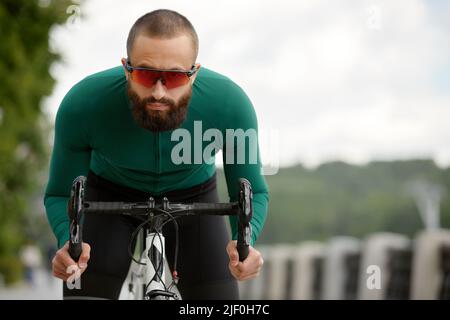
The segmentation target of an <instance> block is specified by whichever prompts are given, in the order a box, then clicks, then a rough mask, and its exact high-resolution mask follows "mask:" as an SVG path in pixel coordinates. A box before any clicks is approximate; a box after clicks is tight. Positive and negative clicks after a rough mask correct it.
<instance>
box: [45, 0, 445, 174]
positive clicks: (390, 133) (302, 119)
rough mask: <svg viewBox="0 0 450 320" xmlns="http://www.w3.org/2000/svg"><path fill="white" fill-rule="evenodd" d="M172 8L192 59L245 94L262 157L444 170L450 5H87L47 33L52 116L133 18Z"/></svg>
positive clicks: (115, 46) (116, 58) (103, 65)
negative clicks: (52, 56)
mask: <svg viewBox="0 0 450 320" xmlns="http://www.w3.org/2000/svg"><path fill="white" fill-rule="evenodd" d="M160 8H165V9H172V10H175V11H178V12H179V13H181V14H183V15H185V16H186V17H187V18H188V19H189V20H190V21H191V22H192V24H193V25H194V27H195V29H196V31H197V33H198V36H199V39H200V51H199V57H198V62H199V63H201V64H202V65H203V66H204V67H206V68H209V69H212V70H214V71H216V72H219V73H222V74H224V75H226V76H228V77H229V78H230V79H232V80H233V81H234V82H236V83H237V84H238V85H239V86H241V87H242V88H243V89H244V91H245V92H246V93H247V95H248V96H249V97H250V99H251V101H252V103H253V105H254V108H255V110H256V114H257V117H258V122H259V134H260V137H259V138H260V148H261V155H262V160H263V164H265V165H267V166H270V165H273V166H276V165H278V164H279V165H281V166H286V165H294V164H296V163H302V164H303V165H304V166H307V167H315V166H317V165H319V164H321V163H323V162H327V161H336V160H340V161H346V162H349V163H352V164H365V163H367V162H369V161H372V160H403V159H412V158H414V159H416V158H432V159H434V160H435V162H436V163H437V164H438V165H439V166H441V167H448V166H450V59H449V57H450V40H449V39H450V1H443V0H442V1H441V0H430V1H424V0H399V1H388V0H385V1H379V0H370V1H369V0H367V1H366V0H362V1H355V0H353V1H345V0H339V1H322V0H314V1H312V0H308V1H294V0H292V1H289V0H279V1H273V0H272V1H269V0H245V1H242V0H241V1H236V0H227V1H222V0H216V1H208V0H202V1H196V0H193V1H183V0H181V1H144V0H139V1H138V0H129V1H118V0H85V1H83V2H82V3H81V4H80V5H79V6H77V7H71V8H68V11H67V14H68V16H69V21H68V23H67V24H66V25H64V26H61V27H57V28H54V29H53V31H52V32H51V35H50V44H51V48H52V50H55V51H58V52H60V53H61V54H62V57H63V60H62V61H61V62H60V63H58V64H55V65H54V66H53V67H52V70H51V71H52V75H53V76H54V77H55V78H56V80H57V85H56V86H55V89H54V91H53V94H52V95H51V96H49V97H48V98H47V99H46V100H45V102H44V107H45V110H46V113H47V114H48V116H49V117H50V118H51V119H54V117H55V114H56V111H57V109H58V106H59V103H60V102H61V100H62V98H63V97H64V95H65V94H66V93H67V91H68V90H69V89H70V88H71V87H72V86H73V85H74V84H75V83H76V82H78V81H80V80H81V79H83V78H84V77H85V76H87V75H89V74H92V73H94V72H98V71H101V70H104V69H107V68H111V67H114V66H118V65H119V64H120V59H121V58H122V57H125V56H126V47H125V44H126V38H127V35H128V31H129V29H130V28H131V26H132V24H133V23H134V21H136V19H137V18H139V17H140V16H141V15H143V14H145V13H147V12H150V11H152V10H155V9H160Z"/></svg>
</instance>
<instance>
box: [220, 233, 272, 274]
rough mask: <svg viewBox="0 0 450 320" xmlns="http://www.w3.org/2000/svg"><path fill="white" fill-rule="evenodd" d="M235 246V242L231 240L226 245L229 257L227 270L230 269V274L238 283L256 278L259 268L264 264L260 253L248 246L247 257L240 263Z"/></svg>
mask: <svg viewBox="0 0 450 320" xmlns="http://www.w3.org/2000/svg"><path fill="white" fill-rule="evenodd" d="M236 244H237V241H236V240H232V241H230V242H229V243H228V245H227V252H228V256H229V257H230V263H229V264H228V268H229V269H230V272H231V274H232V275H233V277H235V278H236V279H237V280H240V281H244V280H249V279H252V278H256V277H257V276H258V275H259V272H260V270H261V267H262V265H263V263H264V260H263V258H262V256H261V253H260V252H259V251H258V250H256V249H255V248H253V247H252V246H250V247H249V251H248V257H247V258H246V259H245V260H244V261H242V262H240V261H239V254H238V251H237V248H236Z"/></svg>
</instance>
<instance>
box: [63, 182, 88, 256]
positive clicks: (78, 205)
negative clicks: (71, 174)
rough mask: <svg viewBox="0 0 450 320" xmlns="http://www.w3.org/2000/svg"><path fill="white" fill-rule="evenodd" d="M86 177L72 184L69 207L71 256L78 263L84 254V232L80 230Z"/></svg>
mask: <svg viewBox="0 0 450 320" xmlns="http://www.w3.org/2000/svg"><path fill="white" fill-rule="evenodd" d="M85 184H86V177H84V176H79V177H77V178H75V180H74V181H73V183H72V189H71V191H70V199H69V203H68V206H67V213H68V215H69V219H70V228H69V235H70V238H69V255H70V257H71V258H72V259H73V260H74V261H75V262H77V261H78V259H79V258H80V255H81V252H82V241H83V237H82V231H81V229H82V228H80V223H81V216H82V213H83V205H84V190H85Z"/></svg>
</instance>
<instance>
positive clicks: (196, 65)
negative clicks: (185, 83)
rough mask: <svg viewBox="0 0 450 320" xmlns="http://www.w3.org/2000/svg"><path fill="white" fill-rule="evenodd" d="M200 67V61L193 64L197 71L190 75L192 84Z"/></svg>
mask: <svg viewBox="0 0 450 320" xmlns="http://www.w3.org/2000/svg"><path fill="white" fill-rule="evenodd" d="M200 67H201V64H200V63H196V64H195V68H196V69H197V71H196V72H195V73H194V74H193V75H192V77H191V81H192V84H194V81H195V78H197V74H198V71H199V70H200Z"/></svg>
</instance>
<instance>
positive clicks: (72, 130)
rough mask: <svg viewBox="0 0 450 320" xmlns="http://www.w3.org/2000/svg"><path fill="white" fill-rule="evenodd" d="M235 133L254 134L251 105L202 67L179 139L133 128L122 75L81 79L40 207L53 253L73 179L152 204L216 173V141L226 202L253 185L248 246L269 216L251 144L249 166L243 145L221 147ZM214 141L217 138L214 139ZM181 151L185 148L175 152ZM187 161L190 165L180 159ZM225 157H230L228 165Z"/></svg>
mask: <svg viewBox="0 0 450 320" xmlns="http://www.w3.org/2000/svg"><path fill="white" fill-rule="evenodd" d="M180 129H181V131H184V133H188V134H189V135H190V140H189V141H188V140H186V139H182V137H183V138H186V134H179V133H180V132H181V131H180ZM183 129H184V130H183ZM208 129H213V131H214V132H215V133H216V134H206V133H207V132H208ZM238 129H242V130H243V131H244V132H248V130H249V129H250V130H253V131H256V132H257V119H256V114H255V111H254V108H253V106H252V103H251V101H250V100H249V98H248V97H247V95H246V94H245V92H244V91H243V90H242V89H241V88H240V87H239V86H238V85H236V84H235V83H234V82H233V81H231V80H230V79H229V78H227V77H225V76H223V75H220V74H218V73H216V72H214V71H212V70H209V69H207V68H204V67H202V68H201V69H200V71H199V72H198V75H197V78H196V80H195V82H194V85H193V89H192V98H191V101H190V103H189V105H188V111H187V115H186V119H185V120H184V121H183V123H182V125H181V126H180V128H179V129H176V130H178V131H177V134H174V133H175V131H176V130H173V131H164V132H158V133H153V132H150V131H148V130H145V129H143V128H141V127H140V126H139V125H138V124H137V123H136V121H135V120H134V118H133V116H132V114H131V109H130V101H129V99H128V96H127V81H126V77H125V74H124V71H123V69H122V67H115V68H112V69H108V70H105V71H102V72H98V73H95V74H93V75H90V76H88V77H86V78H84V79H83V80H81V81H80V82H78V83H77V84H76V85H75V86H73V87H72V88H71V89H70V91H69V92H68V93H67V94H66V96H65V97H64V99H63V101H62V102H61V105H60V106H59V109H58V112H57V115H56V121H55V138H54V146H53V152H52V157H51V164H50V174H49V180H48V184H47V187H46V190H45V196H44V204H45V208H46V212H47V217H48V220H49V223H50V225H51V228H52V230H53V232H54V234H55V236H56V238H57V240H58V247H61V246H62V245H64V243H65V242H66V241H67V240H68V239H69V219H68V216H67V202H68V199H69V195H70V188H71V184H72V181H73V180H74V179H75V178H76V177H77V176H79V175H87V173H88V171H89V170H92V171H93V172H94V173H96V174H97V175H99V176H101V177H103V178H105V179H108V180H110V181H112V182H114V183H116V184H120V185H123V186H126V187H130V188H134V189H138V190H142V191H145V192H149V193H151V194H153V195H155V196H158V195H162V194H164V192H167V191H172V190H178V189H184V188H188V187H191V186H194V185H197V184H200V183H202V182H204V181H206V180H207V179H208V178H210V177H212V176H213V175H214V174H215V171H216V167H215V163H214V158H215V154H216V152H217V151H218V150H217V148H211V144H212V142H213V141H216V142H217V141H220V140H222V142H223V146H222V154H223V162H224V172H225V177H226V182H227V187H228V194H229V197H230V201H237V199H238V192H239V189H238V179H239V178H241V177H243V178H246V179H248V180H249V181H250V182H251V184H252V188H253V193H254V195H253V210H254V213H253V219H252V223H251V224H252V229H253V234H252V244H254V242H255V241H256V239H257V237H258V235H259V234H260V232H261V230H262V228H263V225H264V222H265V219H266V216H267V207H268V199H269V197H268V187H267V183H266V181H265V179H264V176H263V175H262V173H261V160H260V153H259V147H258V144H257V141H256V147H255V149H257V160H256V161H252V160H251V159H250V158H251V156H250V154H251V150H249V149H251V143H248V140H249V139H247V140H246V142H247V143H245V147H244V149H242V148H241V147H240V145H239V144H238V143H234V144H232V143H229V140H227V139H226V137H227V132H229V130H235V132H238ZM211 132H212V131H211V130H210V133H211ZM241 132H242V131H241ZM203 133H204V135H203ZM217 133H221V136H222V137H221V138H220V137H217ZM228 136H230V135H228ZM177 137H178V138H177ZM247 138H248V137H247ZM225 140H226V141H225ZM235 142H236V141H235ZM182 146H187V148H185V149H183V150H181V149H182V148H181V147H182ZM199 146H200V148H201V149H202V150H205V148H206V149H208V150H210V151H211V149H212V152H210V153H211V156H210V157H208V153H205V154H206V155H205V156H202V154H203V153H202V151H200V153H199ZM208 146H210V147H209V148H208ZM189 148H191V149H190V150H188V149H189ZM187 150H188V151H187ZM242 151H244V152H246V151H247V152H246V155H245V157H244V158H245V161H239V160H238V159H237V158H239V155H238V154H239V152H242ZM189 154H190V155H191V157H186V156H189ZM230 154H231V156H229V155H230ZM174 155H175V156H177V155H181V159H183V161H181V163H180V157H178V158H177V160H176V161H173V159H174ZM227 155H228V156H229V157H227V158H226V156H227ZM242 162H243V163H242ZM169 200H170V199H169ZM230 225H231V230H232V238H233V239H236V237H237V218H236V217H230Z"/></svg>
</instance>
